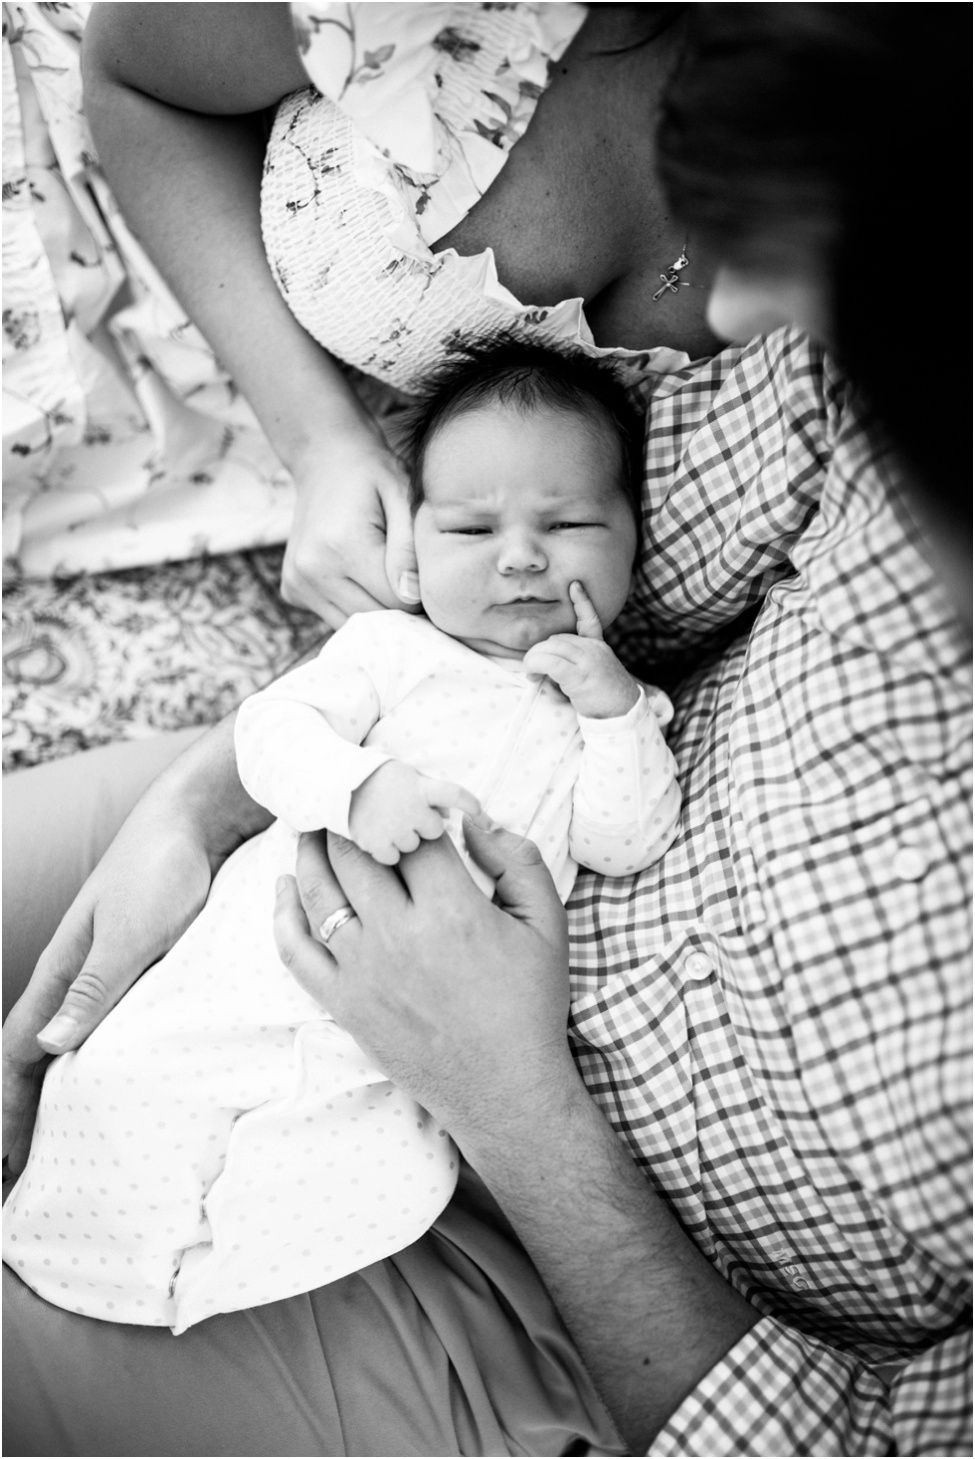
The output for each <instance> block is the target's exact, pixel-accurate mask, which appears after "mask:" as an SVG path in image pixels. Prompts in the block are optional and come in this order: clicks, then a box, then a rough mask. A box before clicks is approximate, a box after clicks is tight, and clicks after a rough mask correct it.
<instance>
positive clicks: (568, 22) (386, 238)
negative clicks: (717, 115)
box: [261, 4, 687, 392]
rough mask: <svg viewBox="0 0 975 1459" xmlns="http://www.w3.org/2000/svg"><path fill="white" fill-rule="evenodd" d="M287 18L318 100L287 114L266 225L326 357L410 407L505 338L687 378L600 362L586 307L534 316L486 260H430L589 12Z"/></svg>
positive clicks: (274, 148)
mask: <svg viewBox="0 0 975 1459" xmlns="http://www.w3.org/2000/svg"><path fill="white" fill-rule="evenodd" d="M292 10H293V13H294V15H295V22H296V27H297V29H298V34H299V40H300V45H301V47H302V53H303V59H304V62H305V66H306V68H307V69H308V71H309V74H310V75H311V76H312V79H313V80H314V82H315V86H314V87H313V88H309V89H307V90H305V91H300V92H296V93H295V94H294V95H293V96H291V97H288V98H287V99H286V100H285V101H284V102H283V103H282V104H281V106H280V107H279V109H278V113H277V117H276V120H275V124H274V127H273V129H272V133H271V138H270V141H269V145H268V149H267V155H266V160H265V172H264V182H263V188H262V206H261V214H262V227H263V233H264V244H265V249H266V252H267V256H268V261H269V263H270V266H271V272H272V274H273V275H274V277H275V279H276V281H277V284H278V287H279V288H280V290H281V293H282V295H283V296H284V298H285V300H286V301H287V304H288V307H289V308H290V309H291V311H292V312H293V313H294V314H295V316H296V317H297V318H298V319H299V320H300V322H301V323H302V324H303V325H304V327H305V329H307V330H308V332H309V334H311V335H312V337H313V338H314V339H316V340H318V342H319V344H321V345H323V346H324V348H325V349H327V350H328V351H329V353H330V354H332V355H334V356H336V358H338V359H340V360H342V361H344V362H345V363H346V364H348V365H352V366H354V367H355V368H357V369H359V370H362V371H363V372H364V373H366V374H368V375H371V376H373V377H375V378H376V379H379V380H382V381H384V382H385V383H386V384H389V385H393V386H396V387H397V388H398V389H400V390H404V391H407V392H411V391H416V390H417V389H418V387H419V386H420V385H421V383H422V382H423V381H424V379H425V378H426V377H427V376H428V375H429V373H430V371H431V370H432V369H433V368H434V367H435V366H437V365H438V364H440V363H441V362H442V361H443V359H444V357H445V356H446V355H448V354H449V353H450V352H451V350H453V349H454V348H456V347H457V346H458V345H460V344H463V343H464V342H465V341H469V340H471V339H472V338H475V337H477V336H480V335H486V334H491V333H494V332H497V331H501V330H504V331H506V332H508V333H510V334H513V335H515V336H519V335H520V336H522V337H524V338H525V339H526V341H527V340H531V339H535V340H537V339H538V338H540V337H541V338H546V339H549V340H553V341H560V342H564V343H570V344H575V345H579V346H581V347H583V348H585V349H587V350H589V351H590V352H591V353H593V354H600V355H613V356H614V357H616V358H618V359H620V360H621V361H626V363H627V364H628V365H629V366H630V367H631V368H632V373H633V376H634V378H638V377H640V376H645V375H646V374H647V372H648V371H656V370H666V369H672V368H680V366H681V365H683V364H684V363H686V361H687V356H686V355H681V354H678V353H677V352H675V351H673V350H669V349H661V350H651V351H647V350H641V351H627V350H606V349H600V348H598V347H597V346H596V345H595V343H594V341H593V336H592V333H591V331H590V329H589V325H588V323H587V321H586V318H585V314H584V311H583V300H582V299H581V298H574V299H566V300H563V301H561V302H560V303H558V304H556V305H536V304H531V303H528V304H526V303H522V302H521V301H519V300H518V299H516V298H515V296H514V295H513V294H512V293H511V292H510V290H508V289H507V288H506V287H505V286H504V284H503V283H502V282H501V280H500V279H499V278H498V271H497V265H496V261H495V256H494V252H493V250H492V249H490V248H488V249H485V250H484V251H483V252H482V253H479V254H476V255H473V256H468V257H464V256H461V255H460V254H458V253H457V252H456V250H455V249H452V248H449V249H445V250H443V251H441V252H434V251H433V248H432V246H431V245H432V244H435V243H436V241H437V239H438V238H441V237H443V236H444V235H445V234H446V233H448V232H449V231H450V229H452V228H453V227H454V226H455V225H456V224H457V223H458V222H460V221H461V220H462V219H463V218H464V217H466V215H467V213H468V212H469V211H470V209H471V208H472V207H473V206H474V204H475V203H476V202H477V201H478V199H479V198H480V196H481V195H482V193H483V192H484V191H485V189H486V187H488V186H490V183H491V182H493V180H494V178H495V177H496V176H497V174H498V172H499V171H500V169H501V167H502V166H503V164H504V161H505V158H506V156H507V153H508V152H509V151H510V149H511V147H512V146H513V145H514V143H515V142H516V141H517V140H518V138H519V137H520V136H522V135H523V133H524V130H525V128H526V127H527V125H528V122H529V121H530V120H531V115H532V113H533V111H534V108H535V105H536V103H537V100H538V97H539V96H540V95H541V92H542V91H543V90H544V85H545V84H546V82H547V79H548V67H549V63H550V62H551V61H553V60H556V59H557V58H558V57H559V56H560V55H561V54H562V53H563V51H564V49H565V47H566V46H567V45H568V43H569V41H570V40H571V39H572V37H573V36H574V34H575V32H576V30H577V29H578V27H579V24H581V21H582V19H583V10H582V7H580V6H575V5H556V4H553V5H543V6H532V5H510V6H496V5H414V4H404V5H383V4H378V5H377V4H368V5H355V4H353V5H349V4H345V5H332V6H325V7H323V6H311V5H304V4H299V5H294V6H293V7H292ZM501 120H503V121H504V126H501V125H500V121H501Z"/></svg>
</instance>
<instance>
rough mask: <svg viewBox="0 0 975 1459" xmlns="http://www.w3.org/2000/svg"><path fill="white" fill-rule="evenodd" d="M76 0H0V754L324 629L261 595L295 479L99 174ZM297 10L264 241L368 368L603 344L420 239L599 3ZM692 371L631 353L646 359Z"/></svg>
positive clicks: (191, 702)
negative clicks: (0, 638) (0, 370)
mask: <svg viewBox="0 0 975 1459" xmlns="http://www.w3.org/2000/svg"><path fill="white" fill-rule="evenodd" d="M88 9H89V7H88V6H87V5H85V4H77V3H72V4H33V3H31V4H9V5H5V6H4V7H3V10H4V38H3V66H4V88H3V124H4V153H3V220H4V315H3V324H4V341H3V349H4V356H3V359H4V437H3V444H4V488H3V502H4V564H5V595H4V613H5V621H6V626H7V632H6V634H5V649H4V765H5V767H8V766H10V765H26V764H31V763H35V762H36V761H37V760H41V759H47V758H50V757H51V756H54V755H58V754H62V753H68V752H70V751H73V750H75V749H77V748H83V747H86V746H88V745H93V744H100V743H104V742H106V741H108V740H112V739H116V738H119V737H122V736H135V737H139V736H143V735H145V734H147V733H152V732H153V730H154V729H157V728H174V727H179V726H180V725H182V724H188V723H199V722H206V721H207V720H208V719H209V718H210V713H209V704H210V703H212V705H213V708H214V710H216V709H217V708H218V707H219V708H225V707H227V706H228V704H232V703H234V702H237V701H238V700H239V699H240V698H242V697H243V696H244V695H246V694H248V693H250V692H252V691H253V690H254V689H256V688H258V687H260V685H261V684H262V683H264V682H266V681H267V680H268V679H269V678H271V677H272V676H273V674H274V673H275V672H276V671H277V670H278V669H279V668H280V667H281V666H282V664H283V663H286V662H287V661H288V658H289V657H290V656H292V655H293V654H294V653H295V652H298V651H300V650H302V649H303V648H304V647H305V646H306V644H307V642H308V641H309V640H310V638H311V637H313V636H314V635H315V634H316V633H317V632H318V631H319V629H318V626H317V623H316V620H314V619H312V618H311V616H310V615H308V614H301V613H297V612H296V611H295V610H291V609H288V608H287V607H286V606H285V605H284V604H283V603H281V601H280V599H279V597H278V595H277V594H276V593H274V592H273V591H270V592H269V591H268V585H269V582H272V581H273V579H274V577H275V574H276V572H277V570H278V567H279V564H280V549H278V548H273V549H272V548H268V547H267V546H266V545H267V544H274V543H281V542H282V541H284V539H285V538H286V536H287V532H288V529H289V526H290V521H291V515H292V510H293V489H292V485H291V482H290V479H289V478H288V476H287V473H286V472H285V471H284V470H283V468H282V467H281V465H280V463H279V462H278V461H277V459H276V457H275V456H274V453H273V452H272V451H271V448H270V446H269V445H268V443H267V441H266V440H265V438H264V436H263V434H262V432H261V430H260V428H259V427H258V425H257V422H256V420H255V418H254V416H253V413H252V412H251V410H250V408H249V406H248V405H247V403H246V401H245V400H244V399H243V397H242V396H241V395H240V394H239V393H238V391H237V390H236V388H235V386H234V383H233V381H232V380H231V379H230V378H229V377H228V376H227V374H226V372H225V371H224V370H223V369H222V368H221V366H220V364H219V362H218V361H217V359H216V358H215V356H214V354H213V351H212V350H211V349H210V347H209V346H208V344H207V342H206V340H205V339H204V338H203V336H202V335H201V334H200V332H199V331H198V330H197V329H196V328H195V326H194V325H193V324H192V323H191V322H190V320H189V319H188V318H187V317H186V314H185V313H184V311H183V310H182V308H181V307H180V305H179V304H178V303H177V301H176V300H175V299H174V298H173V296H172V294H171V293H170V291H169V290H168V288H167V287H166V285H165V283H164V282H163V280H162V279H161V277H160V276H159V274H158V273H157V271H156V270H155V268H154V267H153V265H152V264H151V262H150V261H149V259H148V258H147V257H146V255H145V253H144V252H143V250H142V249H141V248H140V246H139V245H138V243H137V242H136V240H135V239H134V238H133V236H132V234H131V233H130V232H129V230H128V228H127V227H126V224H125V221H124V219H123V218H122V216H121V215H120V213H119V211H118V208H117V206H116V204H115V202H114V199H113V197H112V194H111V191H110V189H109V188H108V186H107V184H106V182H105V179H104V177H103V176H102V174H101V172H100V169H99V167H98V163H97V159H96V157H95V153H94V148H93V145H92V142H91V138H90V136H89V133H88V129H87V125H86V122H85V117H84V112H83V108H82V94H81V76H80V66H79V54H80V46H81V38H82V35H83V31H84V24H85V20H86V18H87V13H88ZM292 15H293V20H294V27H295V37H296V45H297V46H298V50H299V54H300V55H301V57H302V60H303V62H304V65H305V68H306V70H307V72H308V75H309V78H310V80H311V82H312V85H311V86H310V87H308V88H307V89H305V90H303V91H299V92H297V93H296V94H295V95H294V96H292V97H289V98H287V99H286V100H285V101H284V102H283V103H282V105H281V107H280V108H279V112H278V116H277V120H276V123H275V125H274V128H273V131H272V136H271V141H270V145H269V148H268V154H267V162H266V169H265V180H264V186H263V205H262V214H263V228H264V234H265V241H266V245H267V249H268V256H269V261H270V263H271V267H272V271H273V273H274V275H275V278H276V279H277V282H278V285H279V287H280V288H281V290H282V292H283V294H284V296H285V298H286V299H287V301H288V303H289V305H290V307H291V308H292V310H293V312H294V313H295V315H296V316H297V318H298V319H299V320H300V321H301V323H302V324H303V325H304V326H305V328H306V329H308V330H309V332H310V333H311V334H312V335H313V336H314V337H315V338H316V339H318V340H319V341H320V342H321V343H322V344H323V345H324V346H325V348H327V349H328V350H329V351H330V352H332V353H333V354H334V355H335V356H336V357H337V358H338V359H339V360H340V361H343V362H344V363H345V364H347V365H348V366H351V367H354V368H353V370H352V373H351V376H350V378H352V379H353V383H356V382H357V381H359V380H360V376H359V375H358V373H357V372H363V374H364V375H365V376H366V377H368V378H367V379H366V381H365V382H364V388H366V389H367V390H370V389H371V393H372V395H373V397H374V400H375V395H376V391H375V387H374V386H373V384H372V382H374V381H381V382H385V383H386V384H388V385H392V386H398V387H400V388H401V389H405V390H407V391H408V390H410V389H411V388H412V387H414V386H415V384H416V382H417V381H418V379H419V378H420V377H421V376H422V375H423V374H424V373H425V372H426V370H428V369H429V367H430V366H431V365H433V364H435V363H436V362H437V361H439V360H440V359H441V358H442V357H443V354H444V352H445V350H446V349H448V348H449V347H450V345H451V343H452V342H454V340H456V339H457V337H458V336H461V337H463V336H470V335H472V334H475V333H479V332H484V331H486V330H489V329H492V328H496V327H499V326H500V327H504V328H506V329H509V330H512V331H513V332H516V333H517V332H523V333H525V334H526V336H531V335H532V334H536V335H537V334H538V333H541V334H544V335H545V336H547V337H549V338H556V339H564V340H570V341H576V342H579V343H581V344H583V345H584V346H586V347H589V348H595V347H594V346H593V344H592V336H591V334H590V332H589V329H588V326H587V324H586V321H585V316H584V313H583V309H582V300H581V299H570V300H566V301H564V302H563V303H561V304H559V305H557V306H555V307H552V308H547V309H546V308H538V307H536V306H534V305H533V304H532V303H531V301H526V302H522V301H519V300H517V299H515V298H514V296H513V295H511V294H510V293H509V291H508V290H507V289H505V288H504V286H503V285H502V284H501V283H500V281H499V279H498V276H497V270H496V267H495V261H494V255H493V252H492V251H491V250H490V249H487V250H485V252H483V253H482V254H480V255H478V256H476V257H472V258H465V257H461V256H459V255H458V254H457V253H456V252H455V251H454V250H446V251H443V252H437V251H435V249H434V248H433V247H432V245H434V244H435V243H436V241H437V240H438V239H439V238H441V237H443V236H444V234H445V233H447V232H449V231H450V229H451V228H453V227H454V226H455V225H456V224H457V223H459V222H460V221H461V220H462V219H463V218H464V217H465V216H466V214H467V213H468V212H469V210H470V209H471V207H472V206H473V204H474V203H475V202H476V201H477V200H478V198H480V197H481V196H482V195H483V194H484V192H486V190H487V189H488V188H489V187H490V185H491V183H492V182H493V180H494V179H495V177H496V176H497V175H498V173H499V172H500V170H501V168H502V167H503V165H504V162H505V159H506V157H507V155H508V153H509V152H510V150H511V147H512V146H513V145H514V144H515V143H516V142H517V141H518V140H519V138H520V137H521V136H523V135H524V132H525V129H526V128H527V126H528V124H529V122H530V120H531V117H532V115H533V113H534V109H535V105H536V103H537V101H538V98H539V97H540V96H541V95H542V93H543V91H544V89H545V86H546V84H547V81H548V76H549V68H550V66H551V65H552V64H553V63H554V62H555V61H557V60H558V58H559V57H560V56H561V55H562V54H563V53H564V51H565V50H566V48H567V47H568V45H569V44H570V42H571V41H572V39H573V37H574V36H575V34H576V33H577V31H578V29H579V27H580V25H581V24H582V21H583V19H584V17H585V6H583V5H575V4H560V3H551V4H533V5H531V4H490V3H488V4H463V3H461V4H457V3H454V4H439V3H426V4H365V5H359V4H324V5H321V4H319V5H316V4H294V5H293V6H292ZM680 359H683V357H680ZM677 362H678V361H677V360H676V359H675V357H674V354H673V352H672V351H669V350H665V351H651V352H649V353H647V352H644V353H642V354H639V355H632V356H631V357H630V363H631V364H632V366H633V367H634V369H635V370H636V371H637V372H643V371H645V370H646V369H647V367H648V366H649V365H651V364H652V365H653V366H655V367H657V368H667V367H668V366H670V365H673V364H675V363H677ZM357 388H358V386H357ZM373 403H374V401H373ZM254 549H259V550H257V551H255V550H254ZM260 549H263V550H260ZM218 555H219V556H218ZM213 558H217V562H216V564H215V565H214V566H213V567H212V568H211V567H210V566H209V565H208V564H209V563H210V561H211V559H213ZM180 564H185V566H181V565H180ZM176 603H179V605H180V607H179V610H178V611H177V610H176V608H175V607H174V604H176ZM194 623H196V624H199V625H202V626H203V628H204V630H205V631H202V632H200V631H197V632H195V633H192V634H190V635H189V637H188V636H187V632H188V625H191V624H194ZM160 686H164V688H162V689H160ZM150 688H151V692H149V689H150Z"/></svg>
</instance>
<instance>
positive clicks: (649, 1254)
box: [455, 1074, 759, 1453]
mask: <svg viewBox="0 0 975 1459" xmlns="http://www.w3.org/2000/svg"><path fill="white" fill-rule="evenodd" d="M455 1134H456V1135H457V1138H458V1140H459V1143H460V1144H461V1147H462V1149H463V1150H464V1153H465V1155H466V1156H467V1158H468V1159H469V1160H470V1161H471V1163H472V1164H473V1165H474V1167H475V1169H476V1170H477V1171H478V1172H479V1174H480V1175H481V1177H482V1178H483V1179H484V1180H485V1181H486V1183H487V1185H488V1187H489V1188H490V1189H491V1191H492V1193H493V1194H494V1196H495V1198H496V1199H497V1200H498V1202H499V1203H500V1205H501V1206H502V1208H503V1210H504V1211H505V1213H506V1215H507V1216H508V1218H509V1220H510V1221H511V1222H512V1224H513V1226H514V1227H515V1230H516V1231H517V1233H518V1235H519V1237H520V1239H521V1241H522V1243H523V1244H524V1246H525V1249H526V1250H527V1251H528V1253H529V1255H530V1256H531V1257H532V1259H533V1261H534V1263H535V1265H536V1267H537V1268H538V1270H539V1272H540V1274H541V1276H542V1279H543V1280H544V1282H545V1284H546V1286H547V1287H548V1290H549V1292H550V1293H551V1295H552V1298H553V1300H554V1301H555V1304H556V1306H557V1308H558V1310H559V1312H560V1314H561V1316H562V1319H563V1321H564V1322H565V1324H566V1327H567V1328H568V1329H569V1332H570V1333H571V1335H572V1337H573V1339H574V1341H575V1343H576V1346H577V1348H578V1350H579V1353H580V1355H581V1356H582V1358H583V1361H584V1362H585V1364H586V1366H587V1367H588V1369H589V1371H590V1372H591V1374H592V1376H593V1379H594V1381H595V1383H596V1386H597V1388H598V1390H599V1392H600V1394H601V1396H602V1398H603V1401H604V1403H605V1404H606V1407H607V1409H608V1410H609V1412H610V1414H611V1416H612V1417H613V1419H614V1421H615V1423H616V1425H617V1427H618V1428H619V1431H620V1433H621V1435H622V1437H623V1438H624V1440H625V1441H626V1443H627V1444H628V1445H629V1446H630V1447H631V1448H632V1450H633V1451H634V1452H636V1453H641V1452H644V1451H645V1450H646V1449H647V1447H648V1445H649V1444H650V1443H651V1441H652V1439H653V1437H654V1435H655V1434H656V1433H657V1432H658V1431H659V1430H660V1429H661V1428H662V1427H663V1425H664V1424H665V1423H666V1421H667V1419H668V1418H669V1417H670V1415H671V1414H672V1413H673V1412H674V1410H675V1409H676V1408H677V1407H678V1406H679V1404H680V1403H681V1401H682V1400H683V1399H684V1397H686V1395H687V1394H688V1393H689V1392H690V1391H691V1390H692V1389H693V1388H694V1387H695V1385H696V1384H697V1383H698V1382H699V1381H700V1380H701V1379H702V1378H703V1377H704V1376H705V1375H706V1374H707V1373H708V1372H709V1371H710V1369H711V1368H713V1367H714V1365H715V1363H717V1362H718V1361H719V1360H720V1359H721V1357H722V1356H723V1355H724V1354H725V1353H726V1352H727V1351H728V1350H729V1349H730V1348H731V1347H732V1346H733V1345H734V1344H735V1343H736V1342H737V1341H738V1339H739V1338H740V1337H741V1336H742V1335H743V1334H744V1333H745V1332H747V1331H748V1329H749V1328H750V1327H751V1326H752V1325H753V1324H754V1323H755V1322H756V1321H757V1320H758V1316H759V1314H758V1313H757V1312H756V1311H755V1310H754V1309H753V1308H751V1307H750V1306H749V1305H748V1303H747V1302H746V1301H745V1300H744V1298H742V1297H740V1296H739V1295H738V1294H737V1293H736V1292H734V1291H733V1289H732V1288H731V1287H730V1286H729V1285H728V1284H727V1282H726V1281H725V1280H724V1279H723V1277H721V1276H720V1274H719V1273H718V1272H717V1271H716V1270H715V1269H714V1268H713V1267H712V1266H711V1265H710V1263H709V1262H708V1261H707V1260H706V1259H705V1257H704V1256H703V1255H702V1254H701V1253H700V1252H699V1251H698V1249H697V1248H696V1247H695V1246H694V1244H693V1243H692V1242H691V1241H690V1239H689V1238H688V1237H687V1236H686V1235H685V1234H684V1232H683V1231H682V1230H681V1229H680V1227H679V1225H678V1224H677V1222H676V1221H675V1220H674V1218H673V1217H672V1216H671V1215H670V1213H669V1211H668V1210H667V1209H666V1207H665V1206H664V1204H663V1202H662V1201H661V1200H660V1198H659V1197H658V1196H657V1195H656V1193H655V1192H654V1191H653V1189H652V1187H651V1186H650V1184H649V1183H648V1181H647V1179H646V1177H645V1176H644V1175H643V1174H642V1173H641V1172H640V1170H639V1169H638V1168H637V1166H636V1165H634V1163H633V1161H632V1159H631V1157H630V1155H629V1154H628V1152H627V1150H626V1148H625V1146H624V1145H623V1143H622V1142H621V1140H620V1139H619V1137H618V1136H617V1135H616V1134H615V1133H614V1131H613V1130H612V1129H611V1128H610V1126H609V1125H608V1124H607V1123H606V1121H605V1119H604V1118H603V1116H602V1114H601V1113H600V1111H599V1110H598V1108H597V1107H596V1105H595V1104H593V1102H592V1100H591V1098H590V1097H589V1094H588V1093H587V1091H586V1089H585V1086H584V1085H583V1083H582V1080H581V1079H580V1078H579V1077H578V1076H574V1077H573V1076H572V1075H571V1074H570V1075H569V1076H568V1077H567V1078H566V1079H565V1081H564V1083H563V1087H562V1088H561V1089H560V1091H559V1092H558V1094H557V1095H555V1096H553V1097H552V1098H551V1099H550V1100H546V1102H545V1104H544V1106H543V1107H542V1108H537V1107H536V1108H534V1109H526V1110H524V1111H523V1112H519V1115H518V1117H517V1119H516V1120H514V1121H506V1122H505V1123H504V1126H503V1128H501V1127H498V1133H497V1137H495V1134H494V1133H493V1132H492V1133H491V1134H490V1135H486V1134H485V1133H484V1126H483V1125H481V1128H480V1130H479V1132H478V1133H477V1134H476V1135H475V1136H473V1137H472V1138H471V1139H470V1140H465V1139H464V1135H463V1132H457V1131H455Z"/></svg>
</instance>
